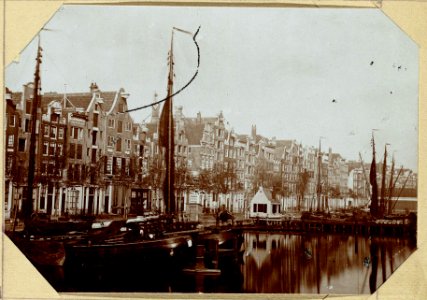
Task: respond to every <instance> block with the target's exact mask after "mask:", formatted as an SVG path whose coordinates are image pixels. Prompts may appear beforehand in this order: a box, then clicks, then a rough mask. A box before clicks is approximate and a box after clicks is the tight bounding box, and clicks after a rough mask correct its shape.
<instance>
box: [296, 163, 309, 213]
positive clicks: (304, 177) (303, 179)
mask: <svg viewBox="0 0 427 300" xmlns="http://www.w3.org/2000/svg"><path fill="white" fill-rule="evenodd" d="M309 180H310V173H309V172H308V171H307V170H306V169H304V170H303V171H302V172H300V173H299V174H298V184H297V190H298V194H299V197H298V204H297V209H298V211H299V210H301V200H302V199H304V197H305V192H306V190H307V185H308V181H309Z"/></svg>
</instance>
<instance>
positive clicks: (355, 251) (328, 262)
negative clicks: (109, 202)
mask: <svg viewBox="0 0 427 300" xmlns="http://www.w3.org/2000/svg"><path fill="white" fill-rule="evenodd" d="M415 249H416V242H415V241H414V240H410V239H400V238H369V237H361V236H351V235H324V234H315V235H308V234H300V235H296V234H281V233H263V232H258V233H257V232H253V233H245V234H244V243H243V245H242V252H241V254H240V256H239V258H238V259H236V260H234V261H231V262H228V263H227V264H225V265H223V266H221V267H222V272H221V275H220V276H194V275H185V274H183V273H182V272H180V271H177V270H173V269H170V268H168V266H164V265H161V264H158V265H156V266H151V267H144V266H121V267H118V268H114V269H111V268H108V269H103V270H100V269H97V270H81V271H78V272H70V271H68V270H67V269H65V270H64V269H62V268H61V269H40V271H41V272H42V274H43V275H44V276H45V277H46V278H47V279H48V281H49V282H50V283H51V285H52V286H53V287H54V288H55V289H56V290H57V291H58V292H78V291H81V292H178V293H183V292H184V293H194V292H203V293H312V294H318V293H321V294H324V293H328V294H370V293H373V292H374V291H375V290H376V289H377V288H378V287H379V286H381V284H383V283H384V282H385V281H386V280H387V278H389V277H390V275H391V274H392V273H393V272H394V271H396V269H397V268H398V267H399V266H400V265H401V264H402V263H403V262H404V261H405V260H406V259H407V258H408V257H409V256H410V254H411V253H412V252H413V251H415Z"/></svg>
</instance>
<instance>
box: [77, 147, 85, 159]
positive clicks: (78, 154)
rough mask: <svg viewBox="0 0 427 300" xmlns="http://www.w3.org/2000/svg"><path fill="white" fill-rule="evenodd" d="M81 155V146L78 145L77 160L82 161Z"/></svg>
mask: <svg viewBox="0 0 427 300" xmlns="http://www.w3.org/2000/svg"><path fill="white" fill-rule="evenodd" d="M82 154H83V146H82V145H80V144H78V145H77V157H76V158H77V159H82Z"/></svg>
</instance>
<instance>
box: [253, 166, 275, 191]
mask: <svg viewBox="0 0 427 300" xmlns="http://www.w3.org/2000/svg"><path fill="white" fill-rule="evenodd" d="M260 186H262V187H264V188H267V189H271V188H272V187H273V172H272V170H271V168H269V163H268V161H267V160H266V159H265V158H260V159H259V160H258V161H257V164H256V165H255V171H254V176H253V178H252V189H253V190H252V192H253V193H254V194H255V193H256V192H257V191H258V189H259V187H260Z"/></svg>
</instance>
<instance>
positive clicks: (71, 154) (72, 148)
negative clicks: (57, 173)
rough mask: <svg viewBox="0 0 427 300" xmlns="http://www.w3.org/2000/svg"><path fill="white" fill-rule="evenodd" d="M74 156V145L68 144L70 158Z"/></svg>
mask: <svg viewBox="0 0 427 300" xmlns="http://www.w3.org/2000/svg"><path fill="white" fill-rule="evenodd" d="M74 157H76V145H75V144H70V158H74Z"/></svg>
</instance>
